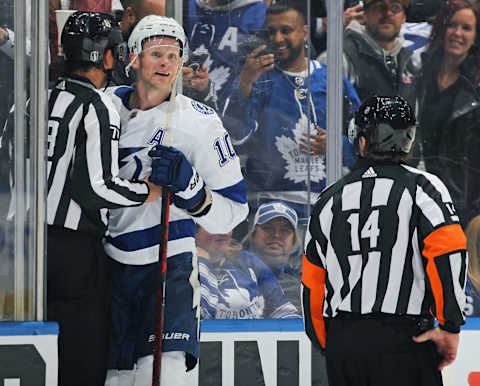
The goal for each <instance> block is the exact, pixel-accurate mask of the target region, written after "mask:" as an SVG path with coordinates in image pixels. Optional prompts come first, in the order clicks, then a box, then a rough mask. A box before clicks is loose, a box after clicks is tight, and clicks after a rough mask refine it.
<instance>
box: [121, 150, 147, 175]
mask: <svg viewBox="0 0 480 386" xmlns="http://www.w3.org/2000/svg"><path fill="white" fill-rule="evenodd" d="M143 149H145V146H141V147H122V148H119V149H118V165H119V166H120V168H122V167H124V166H125V165H126V164H128V161H123V159H124V158H126V157H128V156H129V155H130V154H134V153H137V152H139V151H140V150H143ZM135 162H136V163H137V168H136V170H138V174H139V173H140V171H141V170H142V164H141V161H140V159H139V158H137V157H135ZM139 162H140V164H139ZM138 174H137V176H134V177H133V178H132V179H133V180H135V179H137V178H138Z"/></svg>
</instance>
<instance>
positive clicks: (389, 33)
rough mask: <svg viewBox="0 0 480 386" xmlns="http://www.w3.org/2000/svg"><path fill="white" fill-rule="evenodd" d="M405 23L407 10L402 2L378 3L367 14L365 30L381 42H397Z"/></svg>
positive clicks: (385, 0) (388, 0)
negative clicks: (396, 39)
mask: <svg viewBox="0 0 480 386" xmlns="http://www.w3.org/2000/svg"><path fill="white" fill-rule="evenodd" d="M405 21H406V15H405V10H404V8H403V6H402V3H401V2H400V0H383V1H377V2H375V3H373V4H372V5H370V6H369V7H368V8H367V11H366V12H365V28H366V30H367V32H368V34H369V35H370V36H372V37H373V38H374V39H375V40H376V41H379V42H391V41H393V40H395V38H396V37H397V36H398V34H399V33H400V29H401V28H402V24H403V23H405Z"/></svg>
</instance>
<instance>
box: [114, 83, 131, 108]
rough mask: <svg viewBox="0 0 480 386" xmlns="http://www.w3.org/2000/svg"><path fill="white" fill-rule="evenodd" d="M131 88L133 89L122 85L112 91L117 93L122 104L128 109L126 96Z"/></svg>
mask: <svg viewBox="0 0 480 386" xmlns="http://www.w3.org/2000/svg"><path fill="white" fill-rule="evenodd" d="M133 90H135V89H134V88H133V87H128V86H123V87H119V88H117V89H116V90H115V92H114V94H115V95H117V96H118V97H119V98H120V99H121V100H122V103H123V105H124V106H125V107H126V108H127V109H129V110H130V107H128V104H127V103H126V97H127V96H128V94H130V93H131V92H132V91H133Z"/></svg>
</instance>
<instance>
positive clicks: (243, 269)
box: [198, 251, 300, 319]
mask: <svg viewBox="0 0 480 386" xmlns="http://www.w3.org/2000/svg"><path fill="white" fill-rule="evenodd" d="M198 262H199V271H200V283H201V293H202V302H201V304H202V308H201V315H202V318H203V319H259V318H299V317H300V314H299V312H298V311H297V309H296V308H295V306H294V305H293V304H292V303H291V302H290V301H289V300H288V299H287V297H286V296H285V294H284V293H283V291H282V289H281V287H280V285H279V284H278V282H277V280H276V279H275V276H274V275H273V273H272V271H271V270H270V269H269V268H268V267H267V266H266V265H265V264H264V263H263V262H262V261H261V260H260V259H259V258H258V257H257V256H256V255H254V254H252V253H250V252H247V251H241V252H239V254H238V256H236V257H232V258H223V259H222V260H220V261H219V262H216V263H212V262H210V261H209V260H208V259H206V258H204V257H201V256H200V257H199V258H198Z"/></svg>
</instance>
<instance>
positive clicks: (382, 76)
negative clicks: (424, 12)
mask: <svg viewBox="0 0 480 386" xmlns="http://www.w3.org/2000/svg"><path fill="white" fill-rule="evenodd" d="M408 5H409V0H365V1H364V25H361V24H360V23H359V22H358V21H357V20H352V21H351V22H350V24H349V25H348V27H347V28H346V30H345V34H344V42H343V51H344V52H343V73H344V75H345V76H346V77H347V78H348V80H349V81H350V82H351V83H352V84H353V86H354V87H355V90H357V92H358V96H359V97H360V100H361V101H364V100H365V99H367V98H368V97H370V96H374V95H384V96H394V95H400V96H402V97H403V98H405V99H406V100H407V101H408V102H409V103H410V105H411V106H415V101H416V100H415V79H416V78H415V75H416V74H417V73H418V69H417V68H416V67H415V65H414V63H413V61H412V60H411V56H412V51H411V50H409V49H407V48H405V47H403V45H404V41H405V40H404V38H403V37H401V36H400V30H401V28H402V25H403V24H404V23H405V22H406V11H407V8H408ZM319 59H320V60H321V61H323V62H325V63H326V53H324V54H323V55H321V56H320V58H319Z"/></svg>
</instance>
